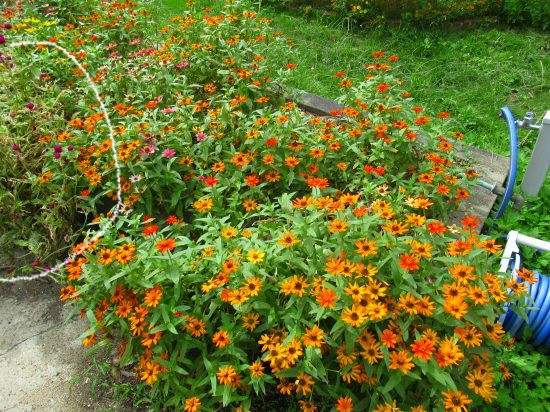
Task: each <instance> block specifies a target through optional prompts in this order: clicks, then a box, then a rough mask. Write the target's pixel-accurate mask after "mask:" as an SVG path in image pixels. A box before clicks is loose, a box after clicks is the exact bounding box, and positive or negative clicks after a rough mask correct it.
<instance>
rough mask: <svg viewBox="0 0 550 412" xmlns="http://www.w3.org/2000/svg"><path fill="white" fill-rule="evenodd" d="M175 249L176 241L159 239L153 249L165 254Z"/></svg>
mask: <svg viewBox="0 0 550 412" xmlns="http://www.w3.org/2000/svg"><path fill="white" fill-rule="evenodd" d="M175 247H176V239H170V238H168V239H161V240H159V241H158V242H157V245H156V246H155V249H158V250H160V253H165V252H167V251H169V250H174V248H175Z"/></svg>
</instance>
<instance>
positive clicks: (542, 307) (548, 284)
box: [502, 272, 550, 348]
mask: <svg viewBox="0 0 550 412" xmlns="http://www.w3.org/2000/svg"><path fill="white" fill-rule="evenodd" d="M534 278H535V279H537V280H538V281H537V283H535V284H533V285H530V287H529V292H528V293H529V294H530V295H531V297H532V298H533V304H532V306H533V307H534V308H535V309H533V310H529V311H527V318H528V320H529V322H525V319H523V318H522V317H521V316H519V315H518V314H517V313H515V312H513V311H512V310H510V306H512V305H514V304H511V305H508V306H507V308H506V309H507V313H506V315H505V316H504V321H503V322H502V326H503V327H504V329H505V330H506V331H507V332H509V333H510V335H511V336H520V335H521V334H522V332H523V329H524V328H525V327H526V326H528V327H529V328H530V329H531V331H532V338H531V339H532V341H533V344H534V345H535V346H541V345H544V346H546V347H548V348H550V277H548V276H546V275H543V274H540V273H537V272H535V275H534ZM518 303H519V302H516V304H515V305H517V304H518ZM529 306H531V305H530V304H529Z"/></svg>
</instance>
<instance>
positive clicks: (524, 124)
mask: <svg viewBox="0 0 550 412" xmlns="http://www.w3.org/2000/svg"><path fill="white" fill-rule="evenodd" d="M533 120H535V114H534V113H533V112H527V113H525V116H524V117H523V120H516V125H517V127H521V128H524V129H533V130H539V129H540V124H533Z"/></svg>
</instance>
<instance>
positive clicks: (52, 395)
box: [0, 280, 132, 412]
mask: <svg viewBox="0 0 550 412" xmlns="http://www.w3.org/2000/svg"><path fill="white" fill-rule="evenodd" d="M58 293H59V287H58V285H56V284H55V283H53V282H51V281H49V280H48V281H34V282H19V283H16V284H9V285H2V284H0V411H2V412H7V411H55V412H57V411H60V412H81V411H131V410H132V408H131V407H129V406H128V405H121V404H120V403H119V402H117V401H116V400H115V399H114V397H113V390H112V385H108V387H107V388H105V387H103V386H101V385H96V387H97V389H96V390H94V389H93V385H92V383H93V382H96V383H97V382H99V381H101V380H102V379H103V380H105V378H104V377H101V376H99V374H98V371H97V368H96V367H95V366H94V364H93V361H92V358H91V357H90V356H86V349H84V348H83V347H82V344H81V340H80V339H79V337H80V335H81V334H82V332H83V331H84V329H85V326H84V322H83V321H81V320H80V319H79V318H78V317H76V318H72V319H68V315H69V312H68V310H67V308H66V307H64V305H63V304H62V303H61V302H59V300H58ZM103 356H104V358H106V355H105V354H104V355H103Z"/></svg>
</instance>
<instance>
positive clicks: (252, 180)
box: [245, 174, 261, 187]
mask: <svg viewBox="0 0 550 412" xmlns="http://www.w3.org/2000/svg"><path fill="white" fill-rule="evenodd" d="M245 180H246V184H247V185H248V186H252V187H254V186H256V185H258V183H260V181H261V180H260V177H259V176H258V175H257V174H253V175H249V176H246V178H245Z"/></svg>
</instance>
